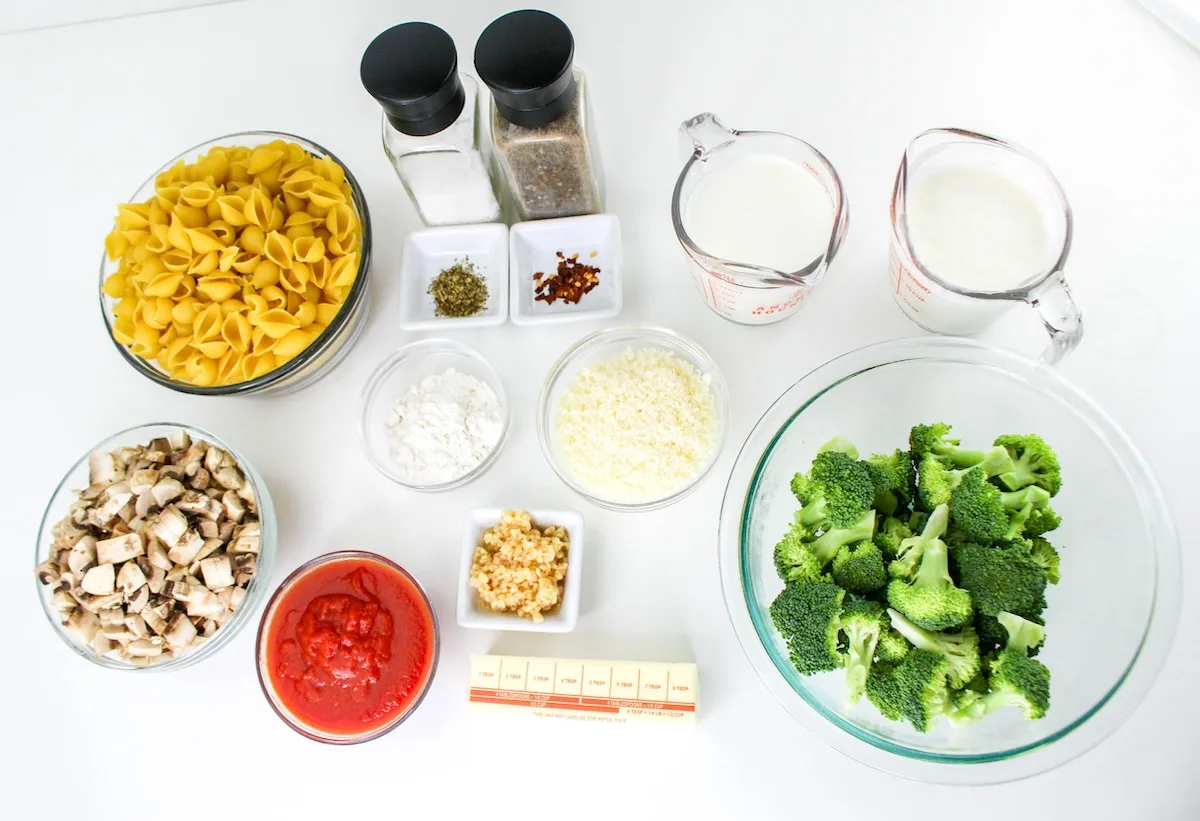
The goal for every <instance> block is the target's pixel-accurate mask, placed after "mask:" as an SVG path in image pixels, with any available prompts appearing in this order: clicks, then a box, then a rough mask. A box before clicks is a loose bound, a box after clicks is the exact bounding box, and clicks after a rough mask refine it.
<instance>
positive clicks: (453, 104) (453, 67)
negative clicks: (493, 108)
mask: <svg viewBox="0 0 1200 821" xmlns="http://www.w3.org/2000/svg"><path fill="white" fill-rule="evenodd" d="M359 74H360V76H361V78H362V84H363V86H364V87H366V89H367V91H368V92H369V93H370V94H371V96H372V97H374V98H375V99H376V100H378V101H379V104H380V105H381V106H383V150H384V152H385V153H386V154H387V156H388V159H389V160H391V161H392V165H393V166H394V167H395V169H396V173H397V174H398V175H399V176H400V182H401V183H403V185H404V188H405V189H406V190H407V191H408V194H409V196H410V197H412V201H413V204H414V205H416V207H417V211H418V213H419V214H420V216H421V219H422V220H423V221H424V222H425V224H426V225H459V224H465V223H474V222H494V221H496V220H498V219H500V202H499V199H498V198H497V195H496V186H495V183H494V181H493V179H492V177H491V175H490V174H489V172H488V167H487V164H486V163H485V162H484V158H483V154H482V153H481V152H480V150H479V134H478V130H477V128H476V125H477V123H476V106H477V99H478V93H479V92H478V87H477V85H476V84H475V81H474V80H472V79H471V78H470V77H459V74H458V52H457V51H456V50H455V48H454V41H453V40H452V39H451V38H450V35H449V34H447V33H446V32H444V31H443V30H442V29H440V28H438V27H437V26H434V25H431V24H429V23H402V24H401V25H398V26H393V27H392V28H390V29H388V30H387V31H385V32H383V33H382V34H380V35H379V36H378V37H376V38H375V39H374V40H372V41H371V44H370V45H369V46H367V50H366V51H365V52H364V53H363V57H362V64H361V65H360V67H359Z"/></svg>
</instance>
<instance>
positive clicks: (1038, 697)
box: [950, 613, 1050, 726]
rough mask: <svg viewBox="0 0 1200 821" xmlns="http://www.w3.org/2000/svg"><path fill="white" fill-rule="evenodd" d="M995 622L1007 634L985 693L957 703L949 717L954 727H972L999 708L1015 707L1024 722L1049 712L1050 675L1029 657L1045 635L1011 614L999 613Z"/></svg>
mask: <svg viewBox="0 0 1200 821" xmlns="http://www.w3.org/2000/svg"><path fill="white" fill-rule="evenodd" d="M998 620H999V622H1000V623H1001V625H1003V627H1004V628H1005V630H1007V632H1008V640H1007V643H1006V644H1005V646H1004V649H1003V650H1001V651H1000V654H999V655H998V656H996V658H995V659H994V660H993V661H992V663H991V675H990V676H988V692H987V694H986V695H976V696H975V697H963V698H960V699H959V700H957V701H956V703H955V705H954V709H953V710H952V711H951V713H950V719H951V721H952V723H954V724H957V725H960V726H961V725H963V724H972V723H974V722H976V721H978V720H980V719H981V718H983V717H984V716H986V715H987V714H988V713H990V712H992V711H993V710H998V709H1000V708H1002V707H1009V706H1013V707H1019V708H1020V710H1021V712H1023V713H1024V714H1025V717H1026V718H1028V719H1038V718H1042V717H1043V716H1045V715H1046V711H1047V710H1049V709H1050V671H1049V669H1047V668H1046V665H1044V664H1042V663H1041V662H1040V661H1038V660H1036V659H1032V658H1030V657H1029V651H1030V650H1032V649H1034V648H1036V647H1037V645H1039V644H1040V643H1041V641H1042V639H1043V637H1044V635H1045V631H1044V630H1043V629H1042V627H1041V625H1038V624H1034V623H1033V622H1030V621H1027V620H1025V619H1022V618H1021V617H1020V616H1016V615H1014V614H1012V613H1001V614H1000V615H999V616H998Z"/></svg>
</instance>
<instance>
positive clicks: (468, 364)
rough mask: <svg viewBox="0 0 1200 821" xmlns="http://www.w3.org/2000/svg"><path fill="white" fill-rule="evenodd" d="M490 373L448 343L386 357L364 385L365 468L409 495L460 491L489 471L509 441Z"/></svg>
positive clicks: (427, 343)
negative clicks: (370, 467) (367, 464)
mask: <svg viewBox="0 0 1200 821" xmlns="http://www.w3.org/2000/svg"><path fill="white" fill-rule="evenodd" d="M508 422H509V412H508V401H507V399H506V398H505V395H504V384H503V383H502V382H501V381H500V374H499V372H498V371H497V370H496V367H495V366H494V365H493V364H492V363H491V362H489V361H488V360H487V359H486V358H485V357H484V356H483V354H481V353H479V352H478V351H476V350H475V349H474V348H471V347H469V346H467V345H463V344H462V343H461V342H455V341H453V340H450V339H425V340H422V341H420V342H413V343H412V344H410V345H405V346H404V347H403V348H401V349H400V350H398V351H396V352H395V353H394V354H392V355H391V356H389V357H388V358H387V359H386V360H384V362H383V363H382V364H381V365H380V366H379V367H378V368H376V369H375V372H374V373H373V374H371V378H370V379H368V380H367V385H366V388H364V389H363V396H362V417H361V419H360V420H359V434H360V435H361V437H362V442H363V447H364V449H365V450H366V453H367V458H368V459H369V460H370V461H371V464H372V465H374V466H375V467H376V469H377V470H378V471H379V472H380V473H382V474H383V475H384V476H386V477H388V478H389V479H391V480H392V481H393V482H396V483H397V484H400V485H403V486H404V487H407V488H411V489H412V490H422V491H439V490H450V489H451V488H456V487H460V486H462V485H465V484H467V483H468V482H470V481H472V480H474V479H477V478H479V477H480V476H481V475H483V473H484V472H485V471H486V470H487V469H488V468H489V467H491V465H492V463H493V462H494V461H495V460H496V456H497V455H498V454H499V453H500V448H501V447H503V445H504V440H505V437H506V436H507V435H508Z"/></svg>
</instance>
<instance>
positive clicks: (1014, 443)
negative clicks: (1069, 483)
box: [994, 433, 1062, 496]
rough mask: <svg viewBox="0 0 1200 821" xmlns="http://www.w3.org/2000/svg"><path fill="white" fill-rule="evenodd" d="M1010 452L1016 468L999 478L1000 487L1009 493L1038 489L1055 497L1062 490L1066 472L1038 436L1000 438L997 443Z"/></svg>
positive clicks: (1053, 453) (1055, 455)
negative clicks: (1034, 486) (1003, 487)
mask: <svg viewBox="0 0 1200 821" xmlns="http://www.w3.org/2000/svg"><path fill="white" fill-rule="evenodd" d="M994 444H996V445H998V446H999V447H1002V448H1004V449H1005V451H1007V452H1008V455H1009V457H1010V458H1011V459H1012V463H1013V466H1012V468H1011V469H1010V470H1007V471H1005V472H1002V473H1000V474H999V479H1000V483H1001V484H1003V485H1004V486H1005V487H1006V488H1008V489H1009V490H1019V489H1021V488H1023V487H1027V486H1029V485H1037V486H1038V487H1040V488H1042V489H1043V490H1045V491H1047V492H1048V493H1049V494H1050V495H1051V496H1054V495H1056V494H1057V493H1058V491H1059V490H1061V489H1062V470H1061V468H1060V467H1059V464H1058V456H1057V454H1055V452H1054V451H1053V450H1052V449H1051V447H1050V446H1049V445H1048V444H1046V441H1045V440H1044V439H1042V437H1040V436H1038V435H1037V434H1033V433H1030V434H1026V435H1023V436H1021V435H1009V436H1000V437H997V439H996V441H995V443H994Z"/></svg>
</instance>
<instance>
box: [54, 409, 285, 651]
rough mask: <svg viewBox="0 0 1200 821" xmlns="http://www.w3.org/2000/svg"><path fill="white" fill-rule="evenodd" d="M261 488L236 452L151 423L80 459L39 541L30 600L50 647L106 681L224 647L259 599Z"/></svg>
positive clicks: (262, 584) (263, 583) (263, 529)
mask: <svg viewBox="0 0 1200 821" xmlns="http://www.w3.org/2000/svg"><path fill="white" fill-rule="evenodd" d="M276 534H277V530H276V524H275V508H274V506H273V504H272V502H271V496H270V493H269V492H268V491H267V486H266V483H265V482H264V481H263V478H262V476H261V475H259V473H258V472H257V471H256V470H255V469H254V467H253V466H252V465H251V464H250V463H249V462H248V461H247V460H246V459H245V457H243V456H242V455H241V454H240V453H239V452H238V451H236V450H234V449H233V448H231V447H230V446H229V445H227V444H226V443H224V442H222V441H221V440H220V439H218V438H217V437H216V436H213V435H212V434H211V433H207V432H205V431H202V430H199V429H198V428H193V427H190V426H188V425H179V424H171V423H154V424H148V425H140V426H138V427H134V428H129V429H128V430H123V431H121V432H119V433H116V434H113V435H112V436H110V437H108V438H107V439H105V440H104V441H102V442H100V443H98V444H97V445H96V446H95V447H93V448H91V449H89V450H88V452H87V453H85V454H84V455H83V456H82V457H81V458H80V459H79V460H78V461H77V462H75V464H74V465H72V466H71V469H70V470H68V471H67V474H66V476H65V477H63V480H62V481H61V482H59V485H58V487H57V488H55V490H54V495H53V496H51V498H50V503H49V504H48V505H47V506H46V512H45V514H44V515H43V516H42V524H41V527H40V528H39V530H38V540H37V547H36V553H35V563H36V565H37V566H36V569H35V573H36V577H37V586H38V591H39V599H40V601H41V603H42V609H43V610H44V611H45V613H46V617H47V618H48V619H49V621H50V623H51V624H52V625H53V626H54V628H55V631H56V632H57V633H58V635H59V637H60V638H62V640H63V641H64V642H65V643H66V644H67V646H68V647H70V648H71V649H72V650H74V651H75V652H76V653H78V654H79V655H80V656H83V657H84V658H86V659H88V660H89V661H92V662H95V663H96V664H99V665H100V666H102V667H108V668H110V669H114V670H139V669H153V670H168V669H170V670H174V669H178V668H181V667H186V666H188V665H190V664H195V663H196V662H198V661H200V660H201V659H204V658H207V657H208V656H210V655H212V654H213V653H215V652H216V651H217V650H218V649H220V648H221V647H223V646H224V645H226V644H227V643H228V642H229V641H230V640H231V639H232V638H233V637H234V635H235V634H237V632H238V631H239V630H241V629H242V627H243V626H244V625H245V624H246V623H247V622H248V621H250V615H251V614H252V613H253V611H254V610H255V609H257V607H258V605H259V603H260V602H261V600H262V598H263V597H264V595H265V594H266V591H267V582H268V581H269V579H270V571H271V561H272V559H273V558H274V554H275V545H276V538H277V535H276Z"/></svg>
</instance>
